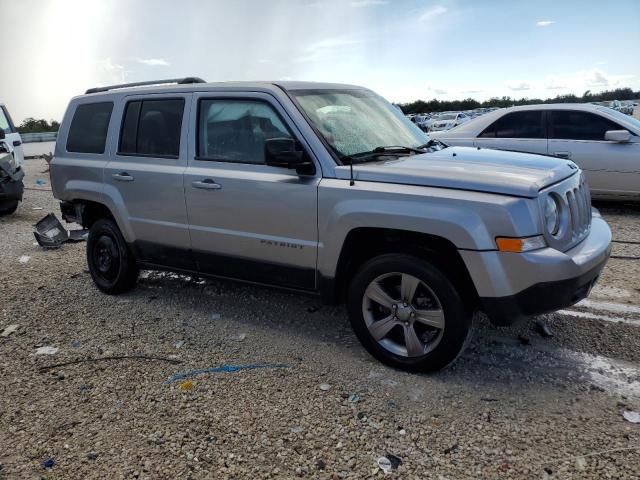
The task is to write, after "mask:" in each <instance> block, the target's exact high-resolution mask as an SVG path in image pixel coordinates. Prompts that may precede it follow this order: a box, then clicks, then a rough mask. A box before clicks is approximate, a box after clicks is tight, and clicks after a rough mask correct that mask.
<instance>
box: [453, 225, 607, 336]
mask: <svg viewBox="0 0 640 480" xmlns="http://www.w3.org/2000/svg"><path fill="white" fill-rule="evenodd" d="M610 253H611V230H610V229H609V226H608V225H607V223H606V222H605V221H604V220H603V219H602V218H601V217H600V216H599V215H596V214H595V213H594V217H593V221H592V224H591V231H590V233H589V235H588V236H587V237H586V238H585V239H584V240H583V241H582V242H581V243H580V244H578V245H576V246H575V247H574V248H572V249H571V250H568V251H567V252H560V251H558V250H554V249H552V248H544V249H541V250H535V251H532V252H527V253H502V252H497V251H491V252H470V251H461V252H460V254H461V255H462V257H463V260H464V261H465V263H466V265H467V269H468V270H469V273H470V275H471V278H472V279H473V282H474V284H475V286H476V290H477V291H478V295H479V297H480V301H481V307H482V309H483V310H484V311H485V312H486V313H487V315H488V316H489V318H490V319H491V321H492V323H494V324H496V325H511V324H513V323H515V322H517V321H519V320H522V319H526V318H529V317H532V316H534V315H539V314H542V313H547V312H552V311H555V310H560V309H562V308H565V307H568V306H571V305H574V304H575V303H577V302H579V301H580V300H582V299H583V298H585V297H586V296H587V295H588V294H589V292H590V291H591V288H592V287H593V285H594V284H595V283H596V281H597V280H598V277H599V276H600V272H601V271H602V269H603V268H604V266H605V264H606V263H607V260H608V259H609V255H610Z"/></svg>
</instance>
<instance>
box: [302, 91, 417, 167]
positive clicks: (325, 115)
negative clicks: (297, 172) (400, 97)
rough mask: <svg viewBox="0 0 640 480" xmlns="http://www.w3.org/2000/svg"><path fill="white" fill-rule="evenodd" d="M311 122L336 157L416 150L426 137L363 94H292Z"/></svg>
mask: <svg viewBox="0 0 640 480" xmlns="http://www.w3.org/2000/svg"><path fill="white" fill-rule="evenodd" d="M291 93H292V94H293V96H294V97H295V99H296V100H297V101H298V104H299V105H300V106H301V107H302V109H303V110H304V112H305V113H306V114H307V116H308V117H309V118H310V119H311V122H312V123H313V124H314V126H315V127H316V128H317V130H318V131H319V132H320V133H321V135H322V136H323V137H324V138H325V140H326V141H327V142H328V143H329V145H331V147H332V148H333V149H334V150H335V152H336V153H337V154H338V156H340V157H345V156H351V155H356V154H359V153H361V152H369V151H372V150H375V149H376V148H379V147H381V146H389V145H394V146H396V145H402V146H404V147H410V148H417V147H419V146H421V145H424V144H425V143H427V142H428V141H429V137H428V136H427V135H426V134H425V133H424V132H423V131H422V130H420V129H419V128H418V127H417V126H416V125H415V124H413V123H412V122H411V121H410V120H408V119H407V118H406V117H405V116H404V115H403V114H402V112H400V111H399V110H398V109H397V108H395V107H394V106H393V105H392V104H390V103H389V102H387V101H386V100H384V99H383V98H382V97H380V96H378V95H376V94H375V93H373V92H370V91H367V90H359V89H353V90H337V89H327V90H294V91H292V92H291Z"/></svg>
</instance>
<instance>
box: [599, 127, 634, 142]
mask: <svg viewBox="0 0 640 480" xmlns="http://www.w3.org/2000/svg"><path fill="white" fill-rule="evenodd" d="M604 139H605V140H607V141H609V142H618V143H626V142H629V141H631V133H629V131H627V130H608V131H606V132H605V134H604Z"/></svg>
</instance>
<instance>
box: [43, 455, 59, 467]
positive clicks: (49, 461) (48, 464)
mask: <svg viewBox="0 0 640 480" xmlns="http://www.w3.org/2000/svg"><path fill="white" fill-rule="evenodd" d="M55 464H56V462H55V460H54V459H53V458H51V457H49V458H45V459H44V460H43V461H42V463H41V465H42V468H53V466H54V465H55Z"/></svg>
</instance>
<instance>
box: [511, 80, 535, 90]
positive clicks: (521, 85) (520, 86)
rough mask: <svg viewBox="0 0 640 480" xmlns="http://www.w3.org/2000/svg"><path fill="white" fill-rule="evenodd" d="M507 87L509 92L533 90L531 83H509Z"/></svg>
mask: <svg viewBox="0 0 640 480" xmlns="http://www.w3.org/2000/svg"><path fill="white" fill-rule="evenodd" d="M507 87H508V88H509V90H514V91H521V90H531V88H532V87H531V84H530V83H529V82H510V83H507Z"/></svg>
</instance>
